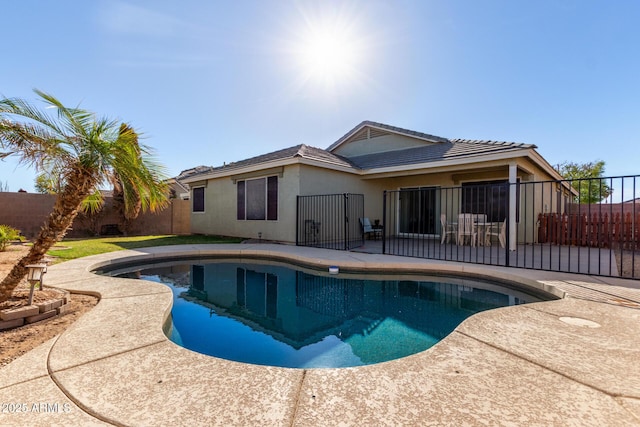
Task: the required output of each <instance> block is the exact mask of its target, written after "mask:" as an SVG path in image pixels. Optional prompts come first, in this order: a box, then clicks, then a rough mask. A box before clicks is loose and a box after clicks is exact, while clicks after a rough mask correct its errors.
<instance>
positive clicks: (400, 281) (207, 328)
mask: <svg viewBox="0 0 640 427" xmlns="http://www.w3.org/2000/svg"><path fill="white" fill-rule="evenodd" d="M112 274H113V273H112ZM118 276H120V277H133V278H140V279H144V280H151V281H155V282H159V283H163V284H165V285H167V286H168V287H169V288H170V289H171V290H172V292H173V295H174V303H173V309H172V325H171V327H170V328H169V332H168V336H169V338H170V339H171V340H172V341H173V342H175V343H176V344H178V345H181V346H183V347H185V348H188V349H191V350H193V351H197V352H200V353H204V354H207V355H211V356H215V357H220V358H224V359H229V360H235V361H239V362H246V363H253V364H259V365H272V366H284V367H292V368H320V367H348V366H360V365H368V364H373V363H379V362H384V361H387V360H392V359H397V358H400V357H404V356H408V355H411V354H415V353H418V352H421V351H424V350H426V349H428V348H429V347H431V346H433V345H434V344H435V343H437V342H438V341H440V340H441V339H442V338H444V337H445V336H447V335H448V334H449V333H451V332H452V331H453V330H454V328H455V327H456V326H458V325H459V324H460V323H461V322H462V321H463V320H464V319H466V318H467V317H469V316H471V315H472V314H474V313H477V312H479V311H482V310H487V309H491V308H497V307H503V306H508V305H515V304H523V303H528V302H534V301H539V300H540V299H539V298H538V297H535V296H531V295H528V294H524V293H522V292H519V291H516V290H511V289H508V288H503V287H499V286H496V285H492V284H490V283H485V282H479V281H471V280H468V279H456V278H443V277H437V278H433V277H431V278H429V277H408V276H381V275H379V274H378V275H375V276H373V275H359V276H354V275H346V274H343V273H340V274H338V275H330V274H328V273H325V272H317V271H312V270H306V269H300V268H296V267H293V266H287V265H283V264H277V263H272V262H266V261H265V262H261V261H258V260H256V261H255V262H254V261H252V262H251V263H250V264H248V263H245V262H240V261H234V260H197V261H194V260H191V261H177V262H175V263H172V264H171V265H166V264H163V265H156V266H150V267H143V268H142V269H140V268H138V269H137V270H135V271H134V270H133V269H128V270H127V272H125V273H119V274H118Z"/></svg>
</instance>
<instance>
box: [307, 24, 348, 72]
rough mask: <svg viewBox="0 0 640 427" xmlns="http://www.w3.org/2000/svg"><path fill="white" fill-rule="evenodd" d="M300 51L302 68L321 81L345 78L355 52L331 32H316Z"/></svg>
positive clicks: (346, 42) (345, 41) (346, 41)
mask: <svg viewBox="0 0 640 427" xmlns="http://www.w3.org/2000/svg"><path fill="white" fill-rule="evenodd" d="M304 45H305V47H304V48H303V51H302V58H301V59H302V62H303V67H304V68H305V70H306V71H307V73H308V74H310V75H311V76H314V77H315V78H320V79H321V80H326V79H339V78H342V77H347V74H348V73H349V69H350V67H351V63H350V61H351V60H352V58H353V56H354V55H355V52H352V51H351V50H352V49H351V47H350V46H349V43H348V40H344V39H342V38H341V37H340V35H338V34H333V33H331V32H328V31H327V32H318V33H317V34H313V35H312V36H311V37H309V39H308V40H306V41H305V43H304Z"/></svg>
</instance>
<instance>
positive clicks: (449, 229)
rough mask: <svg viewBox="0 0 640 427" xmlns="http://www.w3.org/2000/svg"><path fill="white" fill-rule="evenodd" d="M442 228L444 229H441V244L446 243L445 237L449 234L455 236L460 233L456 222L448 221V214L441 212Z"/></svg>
mask: <svg viewBox="0 0 640 427" xmlns="http://www.w3.org/2000/svg"><path fill="white" fill-rule="evenodd" d="M440 228H441V229H442V231H441V234H442V240H441V241H440V244H443V243H444V241H445V239H447V236H448V235H452V236H455V235H456V234H457V233H458V230H457V229H456V226H455V225H454V224H449V223H447V215H446V214H441V215H440Z"/></svg>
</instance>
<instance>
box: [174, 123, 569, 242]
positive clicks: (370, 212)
mask: <svg viewBox="0 0 640 427" xmlns="http://www.w3.org/2000/svg"><path fill="white" fill-rule="evenodd" d="M536 148H537V147H536V146H535V145H531V144H522V143H513V142H497V141H479V140H467V139H448V138H443V137H439V136H434V135H429V134H426V133H421V132H415V131H411V130H407V129H402V128H398V127H394V126H389V125H386V124H382V123H376V122H371V121H364V122H362V123H360V124H358V125H357V126H356V127H354V128H353V129H352V130H350V131H349V132H347V133H346V134H345V135H344V136H343V137H341V138H340V139H338V140H337V141H336V142H334V143H333V144H331V145H330V146H329V147H328V148H326V149H320V148H314V147H310V146H307V145H304V144H301V145H296V146H294V147H289V148H285V149H282V150H278V151H275V152H272V153H267V154H263V155H260V156H257V157H253V158H250V159H246V160H242V161H238V162H235V163H229V164H225V165H223V166H220V167H207V168H202V167H199V168H197V169H196V171H195V172H194V173H192V174H190V175H187V176H182V181H183V182H185V183H187V184H188V185H189V188H190V191H191V201H192V216H191V230H192V232H193V233H199V234H219V235H227V236H237V237H243V238H253V239H257V238H261V239H264V240H272V241H279V242H285V243H295V242H296V225H295V224H296V206H297V203H296V198H297V196H311V195H323V194H337V193H355V194H362V195H364V216H365V217H368V218H371V219H372V221H373V220H374V219H380V218H382V215H383V193H384V191H385V190H388V191H389V190H391V191H394V192H395V191H397V190H403V189H416V190H422V189H431V190H433V189H435V190H434V191H430V192H423V193H424V194H427V193H428V194H432V195H433V196H429V197H430V200H427V201H426V202H425V200H422V201H420V200H413V201H409V202H406V203H417V204H420V209H419V210H420V212H421V213H420V215H421V217H422V218H421V220H422V221H423V222H424V221H427V222H428V223H429V224H427V227H426V228H424V232H425V233H428V234H433V235H434V236H437V235H439V233H440V225H439V219H440V212H439V210H440V209H442V205H443V203H444V202H442V201H441V200H440V198H441V197H444V195H443V196H438V194H439V193H438V191H437V190H439V189H443V188H453V187H464V186H465V185H470V184H479V183H482V184H486V183H517V182H531V181H550V180H552V181H557V180H561V179H562V177H561V176H560V175H559V174H558V172H557V171H556V170H555V169H554V168H553V167H552V166H551V165H550V164H549V163H548V162H547V161H546V160H545V159H544V158H543V157H542V156H541V155H540V154H539V153H538V152H537V151H536ZM503 187H504V188H507V190H506V191H507V192H510V191H511V192H512V193H511V194H510V197H504V200H505V203H509V204H510V205H509V206H507V207H506V208H505V209H503V210H502V211H503V212H510V214H509V215H513V218H512V219H514V220H513V221H510V227H514V229H513V230H514V231H515V227H517V226H518V225H517V221H516V220H515V219H516V217H515V212H516V209H515V206H516V205H517V203H519V202H517V201H516V197H515V195H516V192H515V186H509V185H506V186H503ZM565 190H566V191H571V190H569V189H568V188H566V187H565ZM507 200H508V202H507ZM448 203H450V202H448ZM458 203H464V202H460V201H457V202H456V204H458ZM467 203H468V204H472V205H473V203H474V202H473V201H467ZM406 210H407V211H411V212H413V214H415V212H417V211H418V210H417V209H409V208H407V209H406ZM502 215H503V216H504V215H505V214H502ZM532 215H533V214H532ZM510 218H511V217H510ZM500 220H502V218H500ZM395 221H397V222H398V223H401V222H403V221H404V220H403V219H402V213H400V216H399V217H398V218H397V219H395ZM406 222H407V221H404V222H403V223H406ZM403 226H404V225H403ZM400 231H401V230H400ZM512 235H513V236H515V235H516V233H512ZM514 244H515V242H514Z"/></svg>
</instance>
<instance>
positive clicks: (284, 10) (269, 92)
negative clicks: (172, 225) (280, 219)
mask: <svg viewBox="0 0 640 427" xmlns="http://www.w3.org/2000/svg"><path fill="white" fill-rule="evenodd" d="M639 21H640V2H638V1H635V0H616V1H611V0H536V1H512V0H440V1H436V0H415V1H409V0H406V1H405V0H396V1H379V0H361V1H358V0H354V1H348V0H345V1H288V0H277V1H276V0H273V1H268V0H254V1H251V0H234V1H204V0H202V1H195V0H181V1H179V2H177V1H167V0H156V1H119V0H109V1H106V0H104V1H103V0H93V1H81V0H77V1H73V0H61V1H55V2H54V1H36V0H21V1H9V0H4V1H3V2H2V28H3V40H2V42H1V43H0V58H2V61H1V62H0V96H2V97H19V98H24V99H27V100H30V101H32V102H34V103H36V104H37V105H40V104H38V102H39V101H38V100H37V97H36V95H35V93H33V89H34V88H35V89H40V90H42V91H45V92H47V93H50V94H52V95H54V96H55V97H57V98H58V99H59V100H61V101H62V102H63V103H64V104H65V105H67V106H78V105H79V106H80V107H82V108H84V109H87V110H91V111H94V112H96V113H97V114H98V115H99V116H105V115H106V116H109V117H112V118H116V119H118V120H122V121H125V122H128V123H130V124H131V125H133V126H134V128H136V129H137V130H138V131H140V132H142V134H143V135H144V140H143V143H145V144H147V145H149V146H151V147H153V148H154V150H155V154H156V157H157V159H158V160H159V161H160V162H161V163H162V164H164V165H165V167H166V171H167V174H168V175H169V176H175V175H178V174H179V173H180V172H181V171H182V170H185V169H189V168H192V167H195V166H198V165H207V166H220V165H222V164H223V163H229V162H233V161H238V160H242V159H246V158H249V157H253V156H256V155H259V154H264V153H267V152H270V151H274V150H278V149H282V148H287V147H291V146H294V145H297V144H307V145H310V146H314V147H319V148H327V147H328V146H330V145H331V144H332V143H333V142H335V141H336V140H338V139H339V138H340V137H342V136H343V135H344V134H346V133H347V132H348V131H350V130H351V129H352V128H354V127H355V126H356V125H357V124H359V123H360V122H362V121H363V120H372V121H376V122H381V123H385V124H389V125H392V126H398V127H402V128H406V129H410V130H414V131H419V132H424V133H429V134H433V135H437V136H442V137H446V138H465V139H487V140H497V141H513V142H521V143H527V144H535V145H536V146H537V147H538V148H537V150H538V152H539V153H540V154H541V155H542V156H543V157H544V158H545V159H546V160H547V161H548V162H549V163H550V164H552V165H557V164H560V163H564V162H578V163H587V162H592V161H596V160H603V161H605V176H620V175H635V174H640V165H639V164H638V159H639V156H638V154H640V148H639V146H640V145H639V144H638V142H639V141H638V135H640V117H638V115H639V113H640V54H639V53H640V52H639V49H640V26H639V25H638V22H639ZM35 175H36V172H35V171H34V170H32V169H28V168H26V167H25V166H23V165H18V164H17V160H16V159H12V158H9V159H5V160H4V161H0V187H2V188H8V190H9V191H18V190H19V189H25V190H27V191H29V192H33V191H34V178H35Z"/></svg>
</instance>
